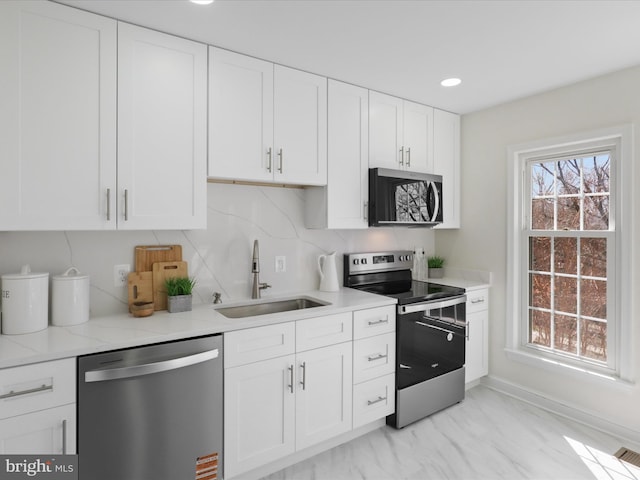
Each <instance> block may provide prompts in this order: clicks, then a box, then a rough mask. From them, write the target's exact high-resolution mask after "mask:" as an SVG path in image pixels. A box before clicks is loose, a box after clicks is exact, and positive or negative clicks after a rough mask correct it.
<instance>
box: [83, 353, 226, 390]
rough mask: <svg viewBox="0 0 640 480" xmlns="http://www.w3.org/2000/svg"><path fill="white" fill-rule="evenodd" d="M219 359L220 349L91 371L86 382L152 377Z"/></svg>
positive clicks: (85, 377)
mask: <svg viewBox="0 0 640 480" xmlns="http://www.w3.org/2000/svg"><path fill="white" fill-rule="evenodd" d="M217 357H218V349H217V348H214V349H213V350H208V351H206V352H202V353H196V354H195V355H189V356H187V357H179V358H172V359H171V360H164V361H162V362H151V363H143V364H141V365H132V366H130V367H120V368H107V369H104V370H102V369H98V370H90V371H88V372H86V373H85V374H84V381H85V382H87V383H89V382H104V381H106V380H119V379H122V378H132V377H141V376H143V375H151V374H153V373H160V372H167V371H169V370H177V369H178V368H183V367H188V366H190V365H196V364H198V363H202V362H206V361H207V360H212V359H214V358H217Z"/></svg>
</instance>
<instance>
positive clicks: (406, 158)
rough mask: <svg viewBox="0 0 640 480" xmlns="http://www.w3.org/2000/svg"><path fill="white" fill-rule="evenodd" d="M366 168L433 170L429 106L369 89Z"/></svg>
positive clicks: (426, 171) (431, 126) (431, 117)
mask: <svg viewBox="0 0 640 480" xmlns="http://www.w3.org/2000/svg"><path fill="white" fill-rule="evenodd" d="M369 167H371V168H375V167H384V168H394V169H406V170H412V171H416V172H424V173H431V172H432V171H433V108H432V107H428V106H426V105H421V104H419V103H415V102H410V101H408V100H403V99H401V98H397V97H393V96H391V95H386V94H384V93H379V92H374V91H370V92H369Z"/></svg>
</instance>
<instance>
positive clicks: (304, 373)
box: [300, 362, 307, 390]
mask: <svg viewBox="0 0 640 480" xmlns="http://www.w3.org/2000/svg"><path fill="white" fill-rule="evenodd" d="M300 367H302V381H301V382H300V385H302V390H306V388H307V362H302V364H301V365H300Z"/></svg>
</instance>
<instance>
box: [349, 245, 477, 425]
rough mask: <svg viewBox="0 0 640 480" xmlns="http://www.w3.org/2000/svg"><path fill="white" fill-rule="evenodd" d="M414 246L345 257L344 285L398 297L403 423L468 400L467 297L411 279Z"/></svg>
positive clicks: (394, 418)
mask: <svg viewBox="0 0 640 480" xmlns="http://www.w3.org/2000/svg"><path fill="white" fill-rule="evenodd" d="M412 261H413V254H412V252H410V251H392V252H379V253H353V254H348V255H345V256H344V262H345V264H344V285H345V286H347V287H352V288H357V289H360V290H365V291H369V292H372V293H378V294H381V295H386V296H389V297H393V298H395V299H396V300H397V301H398V305H397V307H396V362H397V363H396V412H395V413H394V414H393V415H390V416H389V417H387V423H388V424H389V425H392V426H394V427H396V428H401V427H404V426H406V425H408V424H409V423H412V422H415V421H417V420H420V419H421V418H424V417H426V416H428V415H431V414H432V413H434V412H437V411H438V410H441V409H443V408H446V407H448V406H450V405H453V404H454V403H457V402H460V401H461V400H463V399H464V364H465V345H466V335H467V333H466V330H467V324H466V318H465V317H466V309H465V307H466V296H465V291H464V289H462V288H457V287H451V286H447V285H440V284H436V283H431V282H421V281H416V280H412V278H411V270H410V267H411V265H412Z"/></svg>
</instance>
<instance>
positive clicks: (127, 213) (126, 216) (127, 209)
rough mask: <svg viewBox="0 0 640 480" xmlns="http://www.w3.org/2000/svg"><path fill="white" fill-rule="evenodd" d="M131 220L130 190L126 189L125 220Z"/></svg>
mask: <svg viewBox="0 0 640 480" xmlns="http://www.w3.org/2000/svg"><path fill="white" fill-rule="evenodd" d="M127 220H129V190H127V189H126V188H125V189H124V221H125V222H126V221H127Z"/></svg>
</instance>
